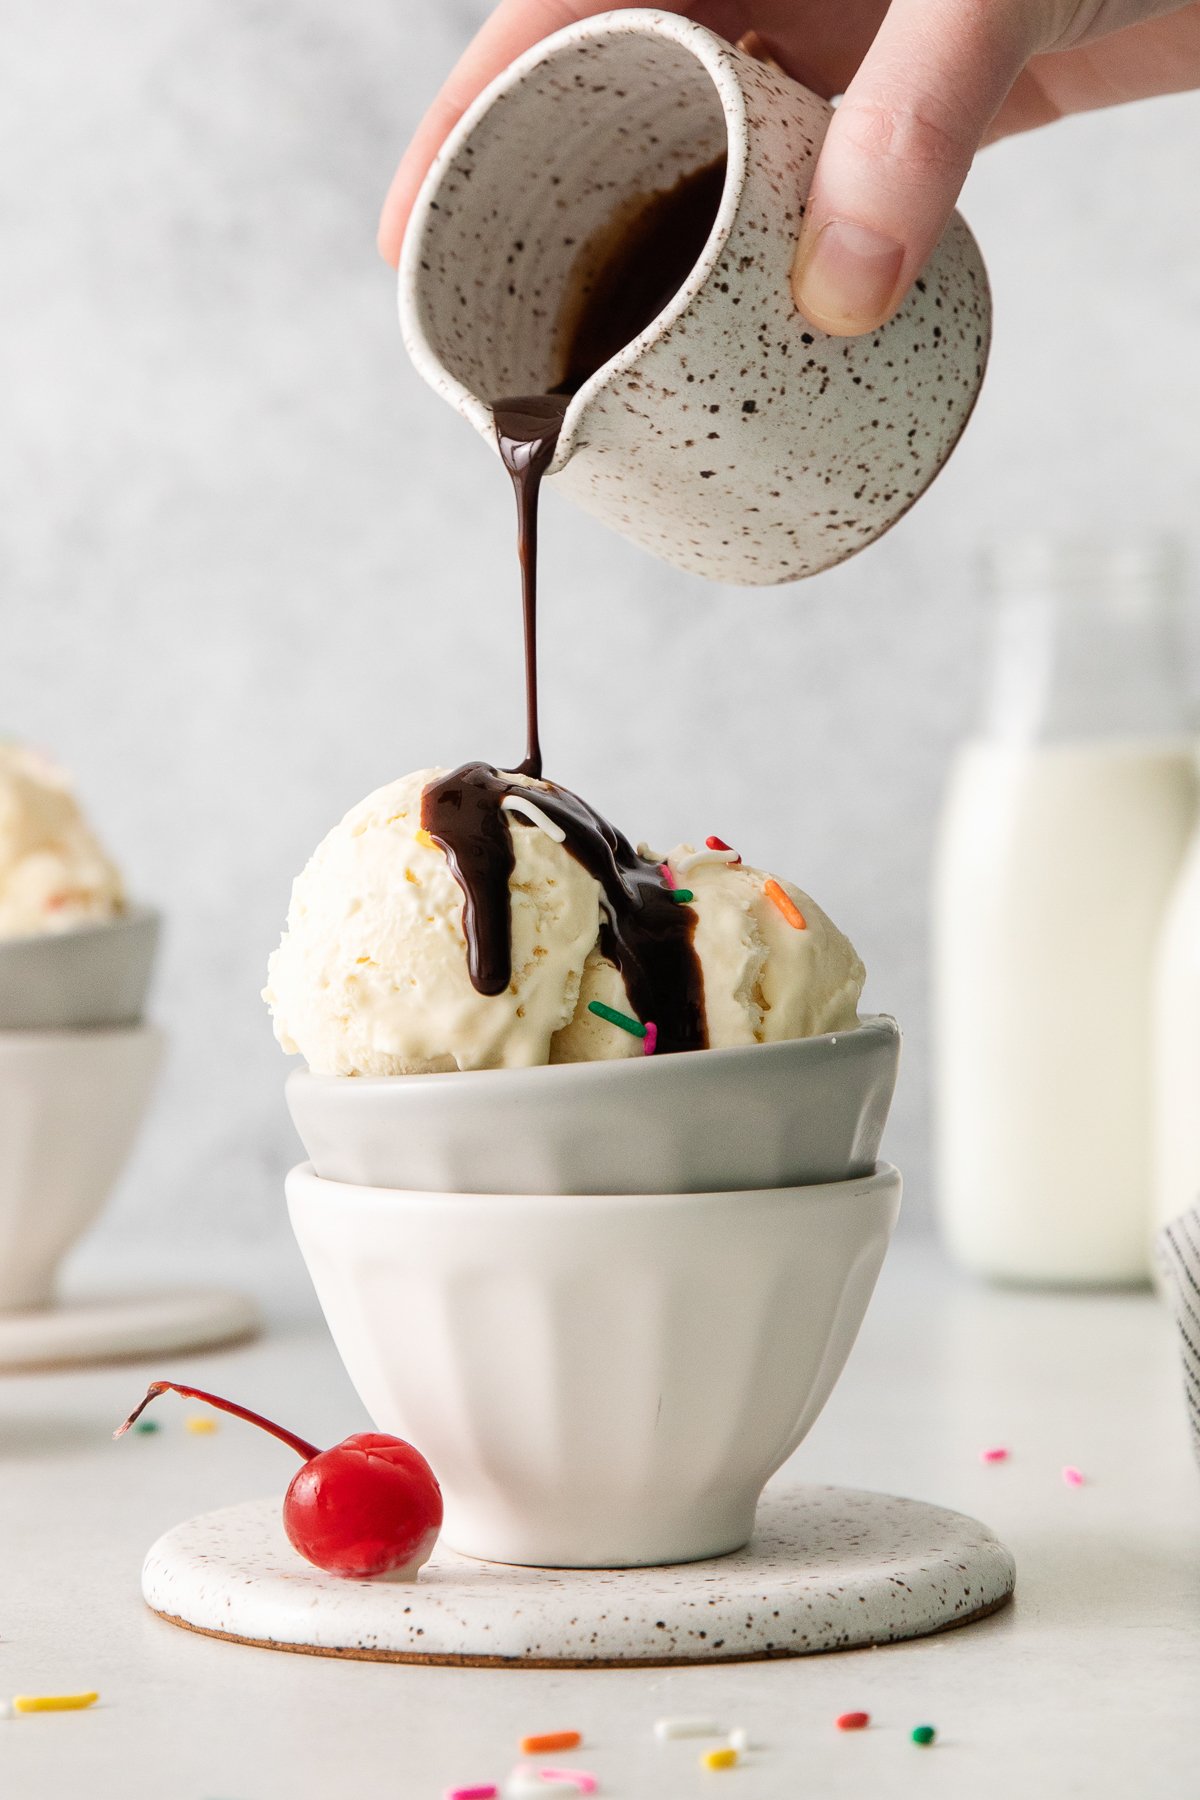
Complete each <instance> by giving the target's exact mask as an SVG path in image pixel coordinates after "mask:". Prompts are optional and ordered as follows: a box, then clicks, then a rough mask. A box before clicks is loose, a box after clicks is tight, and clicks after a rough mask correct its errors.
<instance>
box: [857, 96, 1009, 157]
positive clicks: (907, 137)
mask: <svg viewBox="0 0 1200 1800" xmlns="http://www.w3.org/2000/svg"><path fill="white" fill-rule="evenodd" d="M837 118H838V129H839V131H840V132H841V133H842V135H843V137H844V138H845V139H846V141H847V142H849V143H850V144H852V145H853V147H854V148H855V149H856V150H858V151H859V152H861V153H862V154H863V155H865V156H869V157H870V158H871V159H872V160H873V161H879V162H883V163H894V164H897V165H903V166H904V167H906V168H915V169H918V170H920V171H922V172H923V173H926V174H930V175H943V174H959V175H961V174H965V172H966V170H967V168H968V167H969V166H970V162H971V158H972V156H973V155H974V154H975V150H976V148H977V146H976V145H975V144H974V143H973V142H972V141H971V139H970V137H969V135H968V134H967V133H966V131H964V130H963V129H962V128H960V127H958V126H956V125H955V124H954V123H953V122H952V121H950V120H948V119H937V118H934V117H933V115H932V112H931V111H930V110H928V109H926V108H923V107H921V106H919V105H914V104H910V103H899V102H897V103H891V102H888V101H886V100H880V99H876V100H851V99H849V98H847V99H846V100H844V101H843V102H842V105H841V106H840V107H839V108H838V114H837Z"/></svg>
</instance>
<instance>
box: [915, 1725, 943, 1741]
mask: <svg viewBox="0 0 1200 1800" xmlns="http://www.w3.org/2000/svg"><path fill="white" fill-rule="evenodd" d="M936 1736H937V1732H936V1730H935V1729H934V1727H933V1726H932V1725H914V1726H913V1729H912V1741H913V1743H914V1744H932V1742H933V1740H934V1738H935V1737H936Z"/></svg>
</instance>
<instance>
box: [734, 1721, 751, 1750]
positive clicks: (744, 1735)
mask: <svg viewBox="0 0 1200 1800" xmlns="http://www.w3.org/2000/svg"><path fill="white" fill-rule="evenodd" d="M729 1748H730V1749H731V1750H736V1751H737V1753H738V1755H739V1756H743V1755H744V1754H745V1752H746V1751H747V1750H748V1749H749V1748H750V1733H749V1732H748V1731H747V1730H746V1727H745V1726H744V1725H735V1726H734V1728H733V1730H732V1731H731V1732H730V1734H729Z"/></svg>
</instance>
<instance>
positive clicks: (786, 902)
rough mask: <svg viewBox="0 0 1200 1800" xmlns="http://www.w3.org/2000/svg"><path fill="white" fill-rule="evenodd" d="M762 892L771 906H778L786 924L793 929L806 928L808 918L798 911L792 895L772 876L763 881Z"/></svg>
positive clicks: (800, 929) (804, 929)
mask: <svg viewBox="0 0 1200 1800" xmlns="http://www.w3.org/2000/svg"><path fill="white" fill-rule="evenodd" d="M763 893H764V894H765V895H766V896H767V899H768V900H769V901H770V902H771V904H772V906H776V907H778V908H779V911H780V912H781V913H782V914H783V916H784V918H785V919H786V920H787V922H788V924H789V925H791V926H793V927H794V928H795V930H797V931H807V930H808V920H807V919H806V918H805V916H804V914H803V913H802V912H801V911H800V908H799V907H798V906H797V905H796V902H795V901H794V900H793V899H792V896H791V895H790V894H789V893H786V892H785V891H784V889H783V888H781V887H780V885H779V883H778V882H777V881H776V880H775V879H774V877H772V879H771V880H770V881H764V882H763Z"/></svg>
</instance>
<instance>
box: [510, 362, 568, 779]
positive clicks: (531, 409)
mask: <svg viewBox="0 0 1200 1800" xmlns="http://www.w3.org/2000/svg"><path fill="white" fill-rule="evenodd" d="M569 404H570V396H569V395H567V394H526V395H523V396H520V397H519V398H517V399H515V400H496V401H494V402H493V404H492V417H493V419H494V420H495V422H496V442H497V443H498V444H499V446H500V460H501V462H502V463H503V464H504V466H505V468H506V469H507V470H508V472H509V474H510V475H511V476H512V484H513V490H514V492H515V494H516V496H517V555H518V556H519V557H520V559H521V602H522V608H523V611H524V615H525V760H524V762H523V763H521V764H520V765H519V768H520V773H521V774H522V775H532V776H534V777H535V778H536V777H539V776H540V775H541V773H542V744H541V736H540V732H539V728H538V678H537V543H538V538H537V522H538V495H539V494H540V493H541V491H542V476H543V475H544V474H545V473H546V470H547V469H548V468H549V467H550V464H551V463H552V462H553V460H554V450H555V446H556V445H557V443H558V437H559V433H560V432H561V430H562V425H563V419H564V418H565V416H566V411H567V407H568V405H569Z"/></svg>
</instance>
